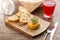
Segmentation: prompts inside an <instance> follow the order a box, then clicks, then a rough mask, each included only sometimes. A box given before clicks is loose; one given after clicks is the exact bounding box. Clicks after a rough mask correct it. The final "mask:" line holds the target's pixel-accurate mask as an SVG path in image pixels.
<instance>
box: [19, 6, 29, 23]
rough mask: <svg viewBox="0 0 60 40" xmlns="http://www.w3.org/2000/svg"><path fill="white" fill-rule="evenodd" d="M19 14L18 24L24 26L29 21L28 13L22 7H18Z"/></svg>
mask: <svg viewBox="0 0 60 40" xmlns="http://www.w3.org/2000/svg"><path fill="white" fill-rule="evenodd" d="M19 12H20V20H19V21H20V24H26V23H27V22H28V21H29V17H30V12H29V11H28V10H27V9H26V8H24V7H22V6H19Z"/></svg>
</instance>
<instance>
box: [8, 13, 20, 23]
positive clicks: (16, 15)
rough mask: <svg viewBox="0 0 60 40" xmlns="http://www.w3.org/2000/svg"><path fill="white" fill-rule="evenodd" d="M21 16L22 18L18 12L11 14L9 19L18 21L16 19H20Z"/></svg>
mask: <svg viewBox="0 0 60 40" xmlns="http://www.w3.org/2000/svg"><path fill="white" fill-rule="evenodd" d="M19 18H20V13H19V12H18V13H16V14H14V15H12V16H10V17H9V18H8V21H10V22H16V21H18V20H19Z"/></svg>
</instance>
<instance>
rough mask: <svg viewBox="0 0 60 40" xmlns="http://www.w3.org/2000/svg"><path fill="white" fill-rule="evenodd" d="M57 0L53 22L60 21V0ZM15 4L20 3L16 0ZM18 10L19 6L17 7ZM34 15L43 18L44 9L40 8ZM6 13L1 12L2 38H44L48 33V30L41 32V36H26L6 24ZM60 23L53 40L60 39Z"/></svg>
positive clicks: (40, 39) (0, 29)
mask: <svg viewBox="0 0 60 40" xmlns="http://www.w3.org/2000/svg"><path fill="white" fill-rule="evenodd" d="M55 1H56V4H57V5H56V9H55V12H54V17H53V20H52V22H53V21H54V22H55V21H58V22H59V23H60V0H55ZM14 2H15V4H17V6H16V7H18V5H19V3H18V2H17V0H14ZM16 10H17V8H16ZM33 14H34V15H36V16H39V17H41V18H42V19H43V11H42V10H41V9H40V8H38V9H37V10H35V11H34V12H33ZM6 17H7V16H6V15H4V13H0V40H43V38H44V35H45V34H46V31H45V32H43V33H42V34H40V35H39V36H37V37H35V38H30V37H26V36H24V35H23V34H21V32H18V31H16V30H14V29H11V28H9V27H7V26H6V25H5V22H4V19H6ZM59 26H60V25H58V27H57V30H56V33H55V35H54V37H53V40H60V27H59ZM49 37H50V36H49V35H48V37H47V40H49Z"/></svg>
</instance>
